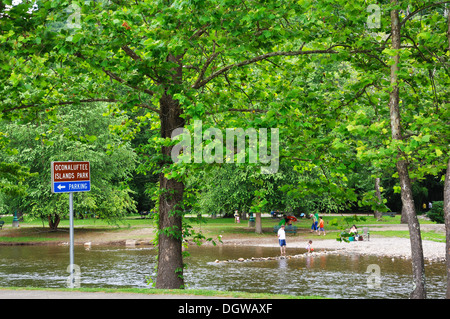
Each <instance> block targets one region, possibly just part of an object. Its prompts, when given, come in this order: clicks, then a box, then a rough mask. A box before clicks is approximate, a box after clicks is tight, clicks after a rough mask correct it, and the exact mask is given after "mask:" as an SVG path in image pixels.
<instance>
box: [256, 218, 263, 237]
mask: <svg viewBox="0 0 450 319" xmlns="http://www.w3.org/2000/svg"><path fill="white" fill-rule="evenodd" d="M255 215H256V218H255V233H257V234H262V232H263V231H262V221H261V213H256V214H255Z"/></svg>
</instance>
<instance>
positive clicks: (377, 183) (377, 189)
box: [373, 177, 383, 220]
mask: <svg viewBox="0 0 450 319" xmlns="http://www.w3.org/2000/svg"><path fill="white" fill-rule="evenodd" d="M375 195H376V196H377V200H378V204H381V191H380V178H379V177H376V178H375ZM373 216H374V217H375V218H376V219H377V220H380V219H381V218H382V216H383V215H382V213H381V212H380V211H378V210H375V212H374V214H373Z"/></svg>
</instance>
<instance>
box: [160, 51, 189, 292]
mask: <svg viewBox="0 0 450 319" xmlns="http://www.w3.org/2000/svg"><path fill="white" fill-rule="evenodd" d="M168 59H169V60H170V61H172V62H176V63H177V62H179V58H177V57H173V56H169V58H168ZM178 64H179V65H180V63H178ZM172 71H173V74H172V76H173V80H174V82H173V83H174V84H179V83H181V75H182V73H181V72H182V70H181V66H180V67H178V68H175V69H173V70H172ZM159 103H160V121H161V137H162V138H171V136H172V131H173V130H174V129H176V128H183V127H184V125H185V120H184V119H183V118H182V117H181V115H182V110H181V107H180V104H179V102H178V101H177V100H175V99H173V96H172V95H171V94H170V93H169V91H168V90H166V93H165V94H164V95H163V96H162V97H161V99H160V101H159ZM171 150H172V146H170V147H167V146H163V147H162V150H161V151H162V155H163V164H162V165H163V166H164V165H167V164H170V163H171V162H172V160H171ZM159 184H160V186H159V187H160V191H161V194H160V197H159V226H158V229H159V237H158V273H157V277H156V288H160V289H181V288H184V279H183V257H182V246H181V244H182V240H183V239H182V218H183V216H182V214H183V192H184V184H183V182H180V181H176V180H174V179H167V178H166V177H165V176H164V173H160V176H159Z"/></svg>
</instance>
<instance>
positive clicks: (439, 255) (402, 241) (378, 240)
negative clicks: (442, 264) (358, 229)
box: [223, 224, 445, 261]
mask: <svg viewBox="0 0 450 319" xmlns="http://www.w3.org/2000/svg"><path fill="white" fill-rule="evenodd" d="M427 227H428V228H430V229H427V230H434V231H438V232H440V231H444V225H436V224H434V225H422V226H421V228H422V230H425V228H427ZM386 228H387V229H388V230H407V225H392V226H387V227H386ZM310 239H311V240H312V241H313V244H312V247H313V248H314V249H315V252H318V251H320V250H333V251H336V252H338V253H344V254H345V253H347V254H363V255H375V256H386V257H399V258H411V243H410V240H409V239H408V238H398V237H380V236H371V237H370V240H369V241H355V242H349V243H346V242H338V241H336V239H322V238H321V236H317V235H315V234H311V235H310V236H307V237H305V236H302V237H296V236H288V237H287V240H286V241H287V247H288V248H305V246H306V244H307V241H308V240H310ZM223 243H224V244H226V245H251V246H266V247H278V241H277V240H276V237H275V236H274V238H273V239H272V238H259V239H250V238H240V239H238V240H236V239H225V240H223ZM422 245H423V254H424V259H425V260H427V261H445V243H443V242H435V241H430V240H423V241H422Z"/></svg>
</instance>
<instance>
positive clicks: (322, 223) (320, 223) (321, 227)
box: [318, 217, 326, 236]
mask: <svg viewBox="0 0 450 319" xmlns="http://www.w3.org/2000/svg"><path fill="white" fill-rule="evenodd" d="M323 226H324V222H323V219H322V217H319V234H318V235H319V236H320V232H321V231H323V235H324V236H325V235H326V233H325V229H324V228H323Z"/></svg>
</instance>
